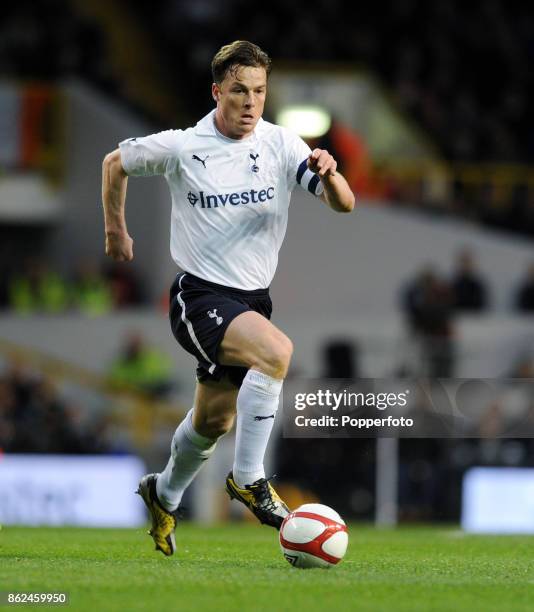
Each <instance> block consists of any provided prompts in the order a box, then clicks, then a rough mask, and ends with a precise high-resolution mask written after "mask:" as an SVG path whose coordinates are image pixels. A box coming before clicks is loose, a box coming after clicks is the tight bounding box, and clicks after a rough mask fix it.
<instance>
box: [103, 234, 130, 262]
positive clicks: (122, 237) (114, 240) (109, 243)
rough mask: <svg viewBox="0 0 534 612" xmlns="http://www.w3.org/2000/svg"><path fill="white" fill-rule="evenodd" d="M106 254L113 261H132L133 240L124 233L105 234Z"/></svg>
mask: <svg viewBox="0 0 534 612" xmlns="http://www.w3.org/2000/svg"><path fill="white" fill-rule="evenodd" d="M106 255H108V256H109V257H111V258H112V259H114V260H115V261H132V259H133V240H132V239H131V238H130V236H129V235H128V234H127V233H126V234H115V233H108V234H106Z"/></svg>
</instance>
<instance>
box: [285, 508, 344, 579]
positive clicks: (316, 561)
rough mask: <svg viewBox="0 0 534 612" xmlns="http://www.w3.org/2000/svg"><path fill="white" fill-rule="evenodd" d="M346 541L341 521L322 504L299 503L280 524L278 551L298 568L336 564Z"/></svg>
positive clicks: (341, 555)
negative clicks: (279, 549) (279, 547)
mask: <svg viewBox="0 0 534 612" xmlns="http://www.w3.org/2000/svg"><path fill="white" fill-rule="evenodd" d="M348 543H349V535H348V533H347V526H346V525H345V521H344V520H343V519H342V518H341V517H340V516H339V514H338V513H337V512H336V511H335V510H333V509H332V508H330V507H328V506H324V505H323V504H303V505H302V506H300V507H299V508H297V509H296V510H294V511H293V512H291V513H290V514H288V515H287V516H286V518H285V519H284V522H283V523H282V526H281V527H280V546H281V548H282V553H283V554H284V557H285V558H286V559H287V560H288V562H289V563H291V565H292V566H293V567H299V568H301V569H307V568H312V567H322V568H330V567H333V566H334V565H337V564H338V563H339V562H340V561H341V559H343V557H344V556H345V552H346V551H347V544H348Z"/></svg>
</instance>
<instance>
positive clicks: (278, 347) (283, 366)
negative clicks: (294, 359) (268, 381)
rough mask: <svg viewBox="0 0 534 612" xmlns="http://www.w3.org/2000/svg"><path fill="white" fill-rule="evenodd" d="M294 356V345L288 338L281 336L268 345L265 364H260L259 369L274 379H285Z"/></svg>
mask: <svg viewBox="0 0 534 612" xmlns="http://www.w3.org/2000/svg"><path fill="white" fill-rule="evenodd" d="M292 355H293V343H292V342H291V340H290V339H289V338H288V337H287V336H285V335H283V334H280V335H279V336H278V337H277V338H275V339H273V340H272V341H271V342H270V343H269V344H268V346H267V350H266V351H265V353H264V355H263V363H261V364H258V367H259V369H260V370H263V371H265V374H268V375H269V376H272V377H273V378H280V379H281V378H285V377H286V376H287V371H288V369H289V364H290V362H291V356H292Z"/></svg>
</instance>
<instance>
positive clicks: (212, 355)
mask: <svg viewBox="0 0 534 612" xmlns="http://www.w3.org/2000/svg"><path fill="white" fill-rule="evenodd" d="M272 309H273V305H272V302H271V298H270V296H269V289H256V290H254V291H244V290H242V289H234V288H232V287H225V286H223V285H217V284H216V283H212V282H209V281H206V280H203V279H201V278H198V277H197V276H193V275H192V274H189V273H188V272H184V273H182V274H178V276H177V277H176V280H175V281H174V283H173V284H172V287H171V293H170V309H169V318H170V322H171V328H172V333H173V334H174V337H175V338H176V340H178V342H179V344H180V345H181V346H182V347H183V348H184V349H185V350H186V351H187V352H188V353H191V355H193V356H194V357H196V359H197V361H198V367H197V379H198V380H199V381H200V382H202V381H204V380H215V381H218V380H221V378H223V376H227V378H228V379H229V380H230V382H232V383H233V384H234V385H235V386H236V387H240V386H241V383H242V382H243V378H244V377H245V375H246V373H247V368H245V367H238V366H223V365H220V364H219V363H218V361H217V353H218V350H219V346H220V344H221V342H222V340H223V337H224V333H225V332H226V329H227V327H228V325H230V323H231V322H232V321H233V319H235V318H236V317H237V316H238V315H240V314H241V313H242V312H247V311H249V310H253V311H254V312H257V313H259V314H261V315H263V316H264V317H265V318H266V319H270V318H271V313H272Z"/></svg>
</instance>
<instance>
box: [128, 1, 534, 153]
mask: <svg viewBox="0 0 534 612" xmlns="http://www.w3.org/2000/svg"><path fill="white" fill-rule="evenodd" d="M132 4H133V6H135V7H136V9H137V11H138V12H139V14H140V15H141V16H142V18H143V20H144V23H146V24H150V27H152V28H153V31H154V38H155V39H156V40H157V44H158V45H159V47H160V51H161V56H162V57H172V58H181V61H180V70H177V71H176V73H175V74H176V89H177V91H180V92H181V91H182V90H183V83H184V81H185V82H187V83H188V87H187V103H188V104H189V109H190V111H191V115H192V116H196V115H198V113H199V110H202V109H204V110H207V109H208V107H209V105H210V104H211V100H210V98H209V96H206V95H205V91H206V86H205V84H206V81H208V80H209V69H208V67H209V64H210V61H211V58H212V56H213V54H214V52H215V51H216V50H217V49H218V48H219V47H220V46H221V45H222V44H224V43H226V42H228V41H229V40H235V39H238V38H240V39H243V38H244V39H248V40H252V41H255V42H257V43H258V44H260V45H261V46H262V47H264V48H265V49H266V50H267V51H268V52H269V53H270V54H271V55H272V57H273V58H274V59H275V60H289V61H291V60H305V61H312V62H313V61H316V62H318V61H321V62H325V61H326V62H346V63H347V62H348V63H358V64H360V65H364V66H366V67H368V68H370V69H371V71H372V72H374V73H376V74H378V75H379V76H380V77H381V79H382V80H383V81H384V83H386V85H387V86H388V87H389V88H390V89H391V90H392V91H393V93H394V95H395V97H396V99H397V100H398V103H399V104H400V106H401V107H402V108H403V109H405V110H406V111H407V112H408V113H409V114H411V115H412V116H413V117H414V118H415V119H416V120H417V121H418V122H420V123H421V124H422V125H423V126H424V128H425V129H426V130H427V131H428V132H429V133H430V134H431V135H432V137H433V138H434V139H435V141H436V143H437V144H438V145H439V146H440V148H441V149H442V151H443V153H444V154H445V156H446V157H447V158H448V159H452V160H476V161H480V160H498V161H514V162H520V161H524V162H528V161H532V160H533V159H534V130H533V127H532V124H531V122H530V120H529V117H528V109H529V107H531V106H532V102H533V95H534V91H533V89H532V86H531V75H530V70H529V66H530V64H531V63H532V60H533V54H534V19H533V18H532V14H531V11H530V10H529V8H528V5H520V4H517V3H514V4H510V3H504V2H503V1H502V0H492V1H490V2H485V3H477V4H476V5H466V4H465V3H461V2H459V1H458V0H440V1H438V2H422V1H421V0H383V1H382V2H379V3H378V4H376V3H360V4H358V5H354V4H353V3H350V2H348V1H347V0H329V1H328V2H325V1H323V0H318V1H317V2H313V3H312V4H311V5H310V3H309V2H308V3H306V2H303V1H298V2H289V3H288V2H283V1H282V0H274V1H273V2H269V3H268V4H263V5H262V4H256V5H254V7H253V10H252V9H251V7H250V6H249V5H248V4H247V3H245V2H244V1H243V0H231V1H229V2H217V1H216V0H200V1H198V2H187V1H185V0H181V1H177V0H164V1H162V2H158V3H157V5H156V6H153V5H148V4H147V3H144V2H139V1H137V2H134V3H132ZM349 15H350V18H347V17H348V16H349ZM497 84H498V86H496V85H497Z"/></svg>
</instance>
